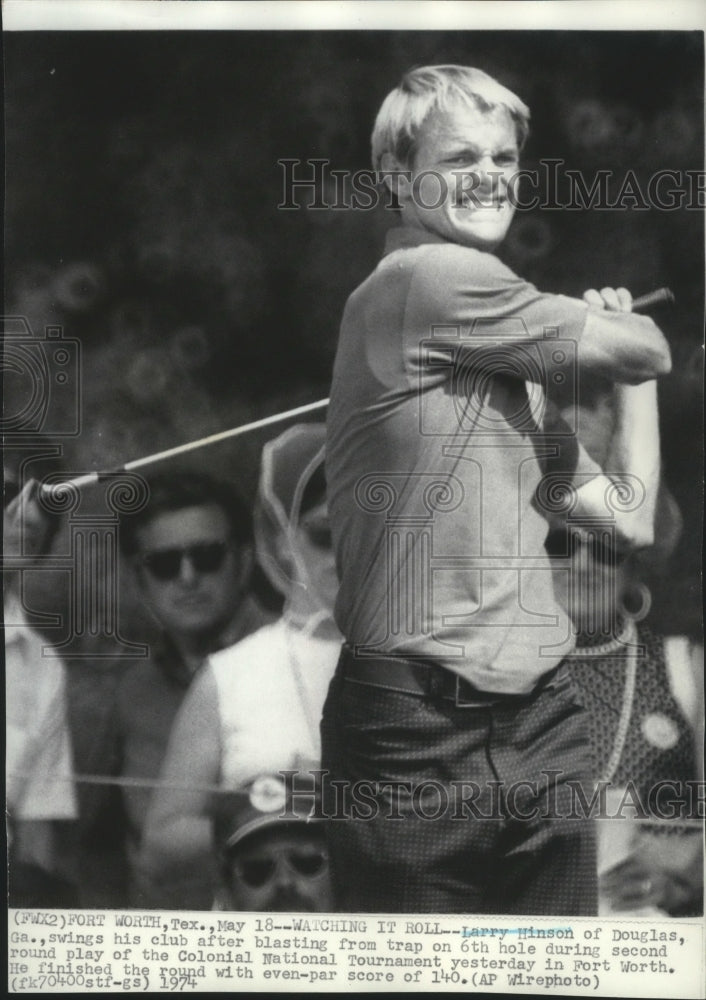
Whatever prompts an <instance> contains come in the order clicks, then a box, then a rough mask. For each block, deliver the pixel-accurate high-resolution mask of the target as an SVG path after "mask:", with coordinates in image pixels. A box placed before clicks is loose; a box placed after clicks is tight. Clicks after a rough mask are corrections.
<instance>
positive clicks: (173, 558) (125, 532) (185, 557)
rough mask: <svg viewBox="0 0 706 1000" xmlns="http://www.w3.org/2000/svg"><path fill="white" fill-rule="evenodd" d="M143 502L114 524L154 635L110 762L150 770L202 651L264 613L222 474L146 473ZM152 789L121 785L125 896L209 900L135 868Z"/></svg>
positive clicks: (233, 637) (120, 704)
mask: <svg viewBox="0 0 706 1000" xmlns="http://www.w3.org/2000/svg"><path fill="white" fill-rule="evenodd" d="M149 487H150V494H149V500H148V503H147V505H146V506H145V507H144V508H143V509H142V510H141V511H139V512H138V513H137V514H135V515H133V516H131V517H128V518H125V519H124V520H123V521H122V522H121V525H120V547H121V550H122V552H123V555H124V556H125V558H126V561H127V563H128V565H129V567H130V568H131V570H132V574H133V579H134V584H135V587H136V590H137V593H138V596H139V600H140V602H141V604H142V605H143V607H144V608H145V610H146V611H147V612H148V613H149V614H150V615H151V616H152V618H154V620H155V621H156V623H157V625H158V626H159V628H160V630H161V633H162V636H161V639H160V640H159V641H158V642H157V643H156V644H152V646H151V648H150V655H149V658H148V660H147V661H146V662H144V661H143V662H140V663H136V664H135V665H134V666H132V667H131V668H130V669H129V670H128V671H127V672H126V673H125V675H124V676H123V678H122V680H121V683H120V685H119V688H118V695H117V704H116V752H117V756H118V761H117V765H116V766H117V770H118V771H119V773H120V774H121V775H122V776H125V777H128V778H138V779H142V780H145V779H147V780H148V781H149V780H153V779H154V780H157V779H158V777H159V773H160V770H161V766H162V761H163V758H164V755H165V753H166V749H167V743H168V740H169V734H170V731H171V728H172V723H173V721H174V718H175V716H176V714H177V711H178V710H179V707H180V705H181V703H182V700H183V698H184V695H185V694H186V691H187V689H188V687H189V685H190V683H191V681H192V679H193V677H194V676H195V674H196V673H197V671H198V670H199V668H200V667H201V665H202V664H203V662H204V661H205V659H206V657H207V656H208V655H209V654H210V653H213V652H216V651H217V650H219V649H222V648H224V647H226V646H230V645H232V644H233V643H235V642H238V641H239V640H240V639H242V638H244V637H245V636H246V635H248V634H249V633H250V632H253V631H255V630H256V629H257V628H260V627H261V626H262V625H263V624H265V623H266V621H267V620H268V618H267V615H266V613H265V612H264V611H263V610H262V609H261V608H260V606H259V605H258V603H257V601H256V600H255V598H254V597H253V596H252V595H250V594H248V593H247V587H248V584H249V578H250V571H251V568H252V544H251V539H252V527H251V518H250V514H249V512H248V511H247V510H246V508H245V507H244V505H243V503H242V501H240V500H239V498H238V497H237V496H236V495H235V494H234V493H233V491H232V490H231V489H230V488H229V487H228V486H226V485H225V484H223V483H220V482H217V481H216V480H213V479H211V478H210V477H207V476H204V475H201V474H199V473H194V472H185V473H182V474H167V475H162V476H158V477H157V476H156V477H154V478H153V479H152V480H151V481H150V483H149ZM151 797H152V789H151V788H150V787H149V786H147V787H145V786H142V787H130V786H129V785H126V786H125V787H124V788H123V799H124V804H125V811H126V814H127V854H128V861H129V866H130V870H131V879H132V885H131V890H130V902H131V903H132V904H134V905H160V906H169V905H172V902H173V905H174V906H176V907H178V908H190V907H191V908H195V909H196V908H201V907H203V906H206V907H208V906H209V905H210V889H209V888H207V887H205V886H202V885H201V884H200V883H196V882H195V883H194V884H193V885H191V884H190V885H189V886H184V885H181V886H179V887H177V886H172V887H171V889H172V892H173V896H174V898H173V901H172V900H171V899H167V898H161V896H160V899H159V900H157V899H155V898H154V896H153V889H152V888H150V887H149V886H148V885H146V884H145V883H144V880H143V879H142V878H141V876H140V875H139V873H138V870H137V866H136V864H135V859H136V857H137V852H138V850H139V846H140V840H141V836H142V830H143V825H144V821H145V818H146V815H147V810H148V806H149V802H150V799H151Z"/></svg>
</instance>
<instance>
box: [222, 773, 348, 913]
mask: <svg viewBox="0 0 706 1000" xmlns="http://www.w3.org/2000/svg"><path fill="white" fill-rule="evenodd" d="M224 799H225V801H224V802H223V803H222V804H221V807H220V809H219V812H218V815H217V819H216V823H215V839H216V845H217V849H218V854H219V857H220V868H221V884H220V886H219V889H218V891H217V895H216V909H219V910H246V911H250V912H255V913H258V912H262V911H283V912H294V913H301V912H303V913H308V912H311V913H321V912H327V911H328V912H330V911H331V910H332V908H333V899H332V896H331V884H330V880H329V871H328V850H327V848H326V837H325V832H324V827H323V824H322V823H321V822H320V821H319V820H320V811H319V810H317V809H316V802H315V799H314V796H313V794H312V795H311V796H305V795H303V793H301V792H297V793H296V795H294V796H291V795H288V794H287V789H286V787H285V784H284V782H283V780H282V777H281V776H280V775H276V774H273V775H269V774H263V775H259V776H258V777H257V778H256V779H255V780H254V781H253V782H252V783H251V784H250V786H249V787H248V788H247V789H244V790H242V791H239V792H237V793H234V794H233V795H230V796H225V797H224Z"/></svg>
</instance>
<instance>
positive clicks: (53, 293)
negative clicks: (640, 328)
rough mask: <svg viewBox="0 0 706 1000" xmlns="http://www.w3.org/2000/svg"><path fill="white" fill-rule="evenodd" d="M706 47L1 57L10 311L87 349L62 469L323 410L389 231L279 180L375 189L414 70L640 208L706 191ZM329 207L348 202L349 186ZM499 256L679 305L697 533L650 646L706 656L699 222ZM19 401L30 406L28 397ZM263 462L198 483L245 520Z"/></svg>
mask: <svg viewBox="0 0 706 1000" xmlns="http://www.w3.org/2000/svg"><path fill="white" fill-rule="evenodd" d="M702 46H703V42H702V37H701V35H700V34H699V33H697V32H662V31H659V32H629V33H620V32H611V33H605V32H595V33H594V32H588V33H587V32H548V31H537V32H519V31H518V32H513V31H506V32H499V31H482V32H481V31H479V32H445V33H441V32H405V31H399V32H382V31H380V32H378V31H375V32H364V31H360V32H337V31H328V32H324V31H311V32H154V33H153V32H139V31H125V32H115V33H112V32H96V31H86V32H36V33H34V32H33V33H25V32H18V33H14V32H13V33H7V34H5V36H4V47H5V78H6V80H5V82H6V124H5V127H6V154H7V162H6V171H7V172H6V182H7V187H6V192H7V194H6V237H5V252H6V286H5V300H6V308H5V312H6V313H7V314H12V315H22V316H24V317H26V318H27V320H28V322H29V324H30V326H31V328H32V330H33V331H34V336H36V337H39V336H41V334H42V331H43V330H44V328H45V326H46V325H47V324H51V325H60V326H62V327H63V329H64V332H65V336H66V337H70V338H76V339H77V340H78V341H79V342H80V345H81V361H82V370H81V376H80V384H81V389H82V422H81V433H80V435H78V436H77V437H75V438H70V439H66V441H65V442H64V456H65V464H66V466H67V467H69V468H71V469H72V470H73V469H75V470H79V471H87V470H90V469H96V468H104V467H106V466H111V465H114V464H119V463H122V462H123V461H125V460H129V459H132V458H135V457H138V456H141V455H143V454H146V453H149V452H153V451H157V450H159V449H162V448H167V447H170V446H172V445H175V444H179V443H181V442H183V441H187V440H190V439H192V438H196V437H200V436H202V435H205V434H210V433H213V432H215V431H218V430H221V429H224V428H227V427H230V426H233V425H235V424H238V423H241V422H244V421H245V420H248V419H253V418H255V417H258V416H262V415H266V414H269V413H272V412H275V411H278V410H279V409H283V408H285V407H288V406H295V405H298V404H299V403H303V402H308V401H310V400H314V399H318V398H320V397H323V396H326V395H327V393H328V383H329V377H330V371H331V365H332V361H333V356H334V351H335V345H336V337H337V330H338V324H339V319H340V315H341V311H342V308H343V305H344V303H345V300H346V298H347V296H348V294H349V293H350V292H351V290H352V289H353V288H354V287H355V286H356V285H357V284H358V283H359V282H360V281H361V280H362V279H363V277H364V276H365V275H366V274H367V273H368V272H369V271H370V270H371V268H372V267H374V265H375V263H376V261H377V259H378V257H379V253H380V249H381V246H382V242H383V238H384V232H385V230H386V229H387V228H388V227H389V225H390V224H391V223H392V222H393V221H394V216H393V213H391V212H390V211H388V210H386V209H385V208H384V207H382V206H380V207H378V208H377V209H375V210H374V211H361V210H354V209H345V208H343V209H341V208H338V209H333V208H328V209H323V210H318V211H310V210H306V208H301V209H299V210H289V211H285V210H282V209H279V208H278V205H279V204H280V202H281V201H282V199H283V177H284V174H283V170H282V168H281V167H280V166H279V165H278V162H277V161H278V160H280V159H282V158H299V159H302V160H308V159H311V158H314V157H321V158H326V159H327V160H329V161H330V165H331V168H332V169H337V170H355V169H362V168H367V167H369V134H370V130H371V127H372V122H373V119H374V116H375V113H376V111H377V109H378V107H379V105H380V102H381V100H382V99H383V97H384V96H385V94H386V93H387V92H388V91H389V90H390V89H391V88H392V87H393V86H394V85H395V84H396V83H397V82H398V79H399V77H400V76H401V74H402V73H403V72H404V71H405V70H406V69H408V68H409V67H410V66H413V65H422V64H424V63H431V62H459V63H466V64H470V65H475V66H479V67H481V68H483V69H485V70H487V71H488V72H490V73H492V74H493V75H495V76H497V77H498V78H499V79H500V80H501V81H502V82H504V83H505V84H507V85H508V86H510V87H511V88H512V89H514V90H515V91H516V92H517V93H518V94H519V95H520V96H521V97H522V98H523V99H524V100H525V101H526V102H527V103H528V104H529V105H530V107H531V109H532V115H533V128H532V135H531V138H530V142H529V144H528V147H527V149H526V157H525V159H526V164H525V165H526V166H528V167H533V166H537V164H538V161H539V159H540V157H541V158H545V159H546V158H549V157H553V158H557V159H561V160H563V161H564V166H565V168H569V169H574V170H582V171H584V173H585V174H586V175H587V177H588V178H589V180H590V177H591V176H592V175H593V174H594V173H595V172H596V171H597V170H600V169H608V170H612V171H614V173H615V178H617V180H616V181H615V182H611V184H619V183H620V180H621V179H622V178H623V177H624V176H625V173H626V171H628V170H632V171H634V174H635V177H636V178H637V180H638V181H639V183H640V185H641V186H642V190H643V191H645V190H646V188H647V182H648V180H649V178H650V177H651V176H653V175H654V174H655V173H656V172H657V171H659V170H673V171H686V170H692V171H700V170H701V169H702V168H703V98H702V95H703V73H702V64H703V47H702ZM300 172H301V173H302V174H304V173H305V172H306V168H305V167H302V168H300ZM666 186H667V187H668V186H669V185H666ZM682 186H683V185H682ZM612 190H613V194H615V187H613V188H612ZM322 195H323V197H324V199H325V200H326V201H327V203H329V204H332V203H333V202H334V201H335V195H334V191H333V189H332V187H331V185H330V184H326V185H325V186H324V190H323V191H322ZM702 200H703V195H702ZM503 254H504V256H505V258H506V260H507V261H508V263H509V264H510V265H511V266H512V267H513V268H515V269H516V270H517V271H518V272H519V273H520V274H522V275H523V276H525V277H527V278H529V279H530V280H532V281H534V282H535V283H536V284H537V285H539V287H541V288H542V289H544V290H547V291H557V292H565V293H568V294H572V295H580V294H581V293H582V292H583V291H584V290H585V289H586V288H588V287H593V286H596V287H601V286H602V285H605V284H610V285H626V286H627V287H628V288H630V289H631V291H633V293H634V294H635V295H639V294H641V293H644V292H646V291H649V290H651V289H652V288H654V287H657V286H660V285H669V286H670V287H671V288H672V289H673V291H674V292H675V295H676V299H677V303H676V306H675V308H674V309H673V310H671V311H670V312H669V313H665V314H663V315H662V317H661V323H662V325H663V328H664V330H665V332H666V334H667V336H668V337H669V340H670V342H671V345H672V348H673V353H674V361H675V364H674V372H673V374H672V375H671V376H669V378H667V379H665V380H664V382H663V384H662V385H661V389H660V394H661V409H662V427H663V451H664V465H665V473H666V477H667V481H668V483H669V485H670V487H671V489H672V491H673V493H674V495H675V496H676V498H677V500H678V502H679V505H680V507H681V509H682V512H683V516H684V533H683V536H682V540H681V542H680V544H679V547H678V549H677V552H676V553H675V555H674V557H673V558H672V560H671V563H670V566H669V568H668V570H667V571H666V572H663V571H661V572H660V573H659V574H656V578H655V579H654V580H653V581H652V585H653V591H654V593H655V615H656V618H657V624H658V625H660V626H661V627H663V628H665V629H668V630H669V631H670V632H674V631H688V632H691V633H695V632H697V631H698V628H699V620H700V605H701V602H700V599H699V594H700V584H699V573H700V552H701V543H700V540H701V485H700V482H701V475H700V469H701V464H702V463H701V458H702V449H701V425H702V420H701V410H702V390H701V386H702V349H701V344H702V338H703V295H704V288H703V281H704V256H703V212H702V211H698V210H694V209H689V208H687V207H686V206H685V205H683V206H682V207H680V208H677V209H676V210H674V211H666V210H660V209H658V208H656V207H650V208H648V209H640V208H634V209H630V208H627V209H625V210H614V211H601V210H597V209H589V210H576V211H568V210H565V211H549V210H546V211H537V212H524V213H518V216H517V218H516V221H515V223H514V224H513V229H512V230H511V235H510V237H509V239H508V241H507V245H506V247H505V248H504V250H503ZM6 389H7V390H8V399H10V400H11V402H10V404H9V405H11V406H12V405H15V404H14V403H12V399H13V395H12V394H13V392H15V396H16V398H20V397H21V393H22V391H24V390H23V387H22V384H21V379H17V380H16V384H15V383H13V381H12V377H11V373H10V375H9V376H8V378H7V381H6ZM25 390H26V386H25ZM46 430H47V431H48V432H51V430H52V428H51V427H50V426H47V427H46ZM262 440H264V438H258V437H254V438H252V439H250V440H248V441H245V440H243V441H241V442H239V443H238V444H237V445H235V443H234V444H233V445H231V446H223V447H220V446H219V447H218V448H217V449H214V450H213V451H212V452H210V453H209V455H208V456H207V455H206V453H205V452H203V453H202V454H201V456H200V457H199V459H198V461H200V462H203V463H204V464H205V465H206V466H209V465H211V466H213V465H214V463H215V465H216V466H217V468H218V469H219V471H220V472H221V473H222V474H224V475H228V476H230V477H231V478H233V479H234V480H235V481H236V482H237V483H238V484H239V486H240V488H241V489H242V491H243V493H244V494H245V495H246V496H248V497H250V496H252V491H253V488H254V483H255V476H256V471H257V456H258V452H259V448H260V446H261V444H262ZM40 589H41V588H40ZM57 599H58V598H57V592H56V586H54V587H53V590H52V595H51V600H52V601H54V602H56V600H57ZM40 603H42V602H41V600H40Z"/></svg>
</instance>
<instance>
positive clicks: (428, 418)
mask: <svg viewBox="0 0 706 1000" xmlns="http://www.w3.org/2000/svg"><path fill="white" fill-rule="evenodd" d="M586 312H587V310H586V306H585V304H584V303H583V302H581V301H578V300H574V299H571V298H567V297H564V296H560V295H548V294H543V293H541V292H539V291H538V290H537V289H536V288H535V287H534V286H533V285H531V284H529V283H528V282H526V281H523V280H522V279H521V278H519V277H517V275H515V274H514V273H513V272H512V271H511V270H510V269H509V268H507V267H506V266H505V265H504V264H502V263H501V262H500V260H498V258H496V257H495V256H494V255H492V254H489V253H485V252H482V251H479V250H474V249H468V248H465V247H461V246H459V245H457V244H454V243H449V242H447V241H445V240H443V239H442V238H440V237H437V236H435V235H434V234H430V233H426V232H423V231H422V230H417V229H413V228H402V229H397V230H393V231H392V232H391V233H389V234H388V244H387V248H386V254H385V256H384V257H383V259H382V261H381V263H380V264H379V266H378V267H377V269H376V270H375V271H374V272H373V273H372V274H371V275H370V276H369V277H368V278H367V280H366V281H365V282H363V284H362V285H361V286H359V288H357V289H356V291H355V292H353V294H352V295H351V297H350V298H349V300H348V302H347V304H346V308H345V311H344V316H343V320H342V325H341V333H340V339H339V344H338V351H337V355H336V362H335V366H334V374H333V384H332V390H331V402H330V405H329V416H328V437H327V483H328V491H329V512H330V517H331V522H332V530H333V536H334V546H335V549H336V559H337V565H338V572H339V577H340V580H341V587H340V591H339V595H338V601H337V608H336V616H337V623H338V626H339V628H340V629H341V631H342V632H343V634H344V636H345V638H346V640H347V641H348V643H349V644H350V645H352V646H353V647H354V648H355V650H356V652H357V654H358V655H359V656H363V655H376V654H384V655H403V656H410V657H415V658H420V659H424V660H430V661H433V662H436V663H440V664H441V665H443V666H445V667H448V668H449V669H452V670H455V671H456V672H457V673H459V674H460V675H461V676H463V677H465V678H467V679H468V680H470V681H472V682H473V683H475V684H476V685H477V686H478V687H480V688H482V689H484V690H489V691H498V692H507V693H521V692H526V691H529V690H531V689H532V688H533V686H534V685H535V683H536V681H537V679H538V678H539V677H540V676H541V675H542V674H544V673H545V672H547V671H548V670H550V669H551V668H552V667H553V666H555V665H556V663H557V662H558V661H559V660H560V659H561V658H562V656H563V655H565V654H566V652H567V644H570V643H571V638H570V635H571V629H570V627H569V622H568V618H567V616H566V613H565V612H564V611H563V610H562V608H561V607H560V606H559V604H558V603H557V601H556V599H555V596H554V590H553V586H552V572H551V565H550V563H549V559H548V557H547V554H546V552H545V549H544V541H545V538H546V535H547V531H548V517H549V516H550V513H551V508H552V502H553V501H552V498H553V497H555V496H556V493H557V486H558V485H560V483H561V482H564V480H566V478H567V477H569V478H570V479H571V480H572V481H575V479H576V477H577V476H581V477H591V476H594V475H596V474H597V472H598V471H599V469H598V467H597V466H596V465H595V464H594V463H593V462H592V461H591V460H590V459H589V458H588V456H587V455H586V454H585V452H583V450H582V449H581V448H580V446H579V445H578V442H577V440H576V436H575V433H574V431H575V428H573V427H572V426H571V422H570V421H569V422H568V423H566V422H564V423H562V422H561V421H557V420H555V419H554V417H555V412H556V411H555V408H554V407H553V403H552V398H553V393H554V388H555V387H557V386H559V385H563V387H564V389H566V388H567V387H569V388H570V386H571V384H572V381H573V380H574V377H575V364H574V362H575V357H576V350H577V345H578V342H579V341H580V338H581V335H582V332H583V328H584V324H585V320H586ZM556 477H559V480H557V478H556ZM562 477H563V479H562ZM568 648H569V649H570V645H569V646H568Z"/></svg>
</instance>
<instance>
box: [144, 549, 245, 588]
mask: <svg viewBox="0 0 706 1000" xmlns="http://www.w3.org/2000/svg"><path fill="white" fill-rule="evenodd" d="M228 548H229V545H228V543H227V542H201V543H199V544H197V545H188V546H186V547H185V548H183V549H158V550H156V551H155V552H147V553H145V555H143V556H142V560H141V562H142V565H143V566H144V567H145V568H146V569H147V570H148V571H149V572H150V573H151V574H152V576H153V577H154V578H155V580H174V579H176V577H178V576H179V574H180V573H181V566H182V562H183V560H184V558H187V559H188V560H189V562H190V563H191V565H192V566H193V568H194V569H195V570H196V572H197V573H217V572H218V570H219V569H220V568H221V567H222V566H223V562H224V560H225V557H226V553H227V552H228Z"/></svg>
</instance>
